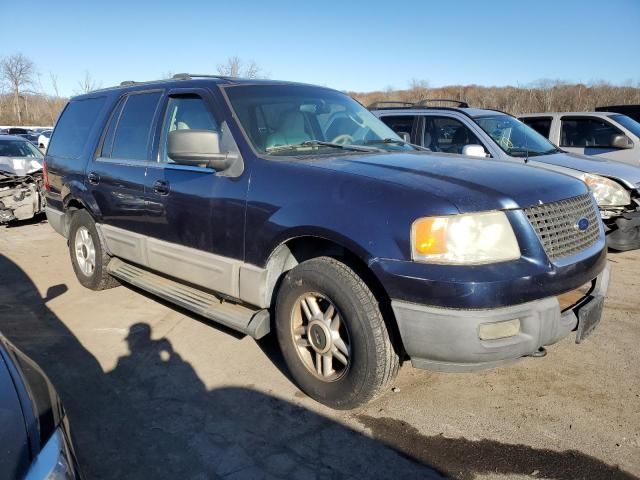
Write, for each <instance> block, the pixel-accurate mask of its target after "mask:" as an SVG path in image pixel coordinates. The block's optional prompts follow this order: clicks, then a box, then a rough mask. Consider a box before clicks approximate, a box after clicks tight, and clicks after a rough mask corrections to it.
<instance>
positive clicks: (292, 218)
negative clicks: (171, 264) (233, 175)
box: [245, 159, 457, 266]
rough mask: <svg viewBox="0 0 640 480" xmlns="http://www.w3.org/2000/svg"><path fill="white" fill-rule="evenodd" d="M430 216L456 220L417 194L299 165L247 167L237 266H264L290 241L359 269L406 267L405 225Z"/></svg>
mask: <svg viewBox="0 0 640 480" xmlns="http://www.w3.org/2000/svg"><path fill="white" fill-rule="evenodd" d="M433 212H438V213H439V214H442V212H447V213H451V214H452V213H457V209H456V208H455V207H454V206H453V205H452V204H450V203H446V202H443V201H442V199H441V198H439V197H436V196H431V195H429V194H428V193H427V192H425V191H423V190H415V189H412V188H408V187H402V186H400V185H398V184H395V183H392V182H384V181H379V180H376V179H371V178H367V177H364V176H360V175H353V174H348V173H342V172H332V171H330V170H327V169H320V168H313V167H309V166H307V165H305V162H304V161H299V162H288V161H287V162H284V161H283V162H280V161H269V160H261V159H259V161H258V162H256V163H255V167H254V171H253V173H252V180H251V185H250V188H249V193H248V199H247V216H246V230H245V261H246V262H248V263H252V264H254V265H258V266H265V265H266V263H267V260H268V258H269V257H270V255H271V254H272V252H273V251H274V250H275V249H276V248H277V247H278V246H279V245H281V244H282V243H283V242H286V241H287V240H289V239H291V238H295V237H301V236H311V237H317V238H321V239H325V240H329V241H331V242H333V243H336V244H338V245H341V246H343V247H344V248H346V249H348V250H350V251H351V252H353V253H354V254H356V255H357V256H358V257H360V258H361V259H362V260H363V261H364V262H366V263H368V262H370V261H371V260H372V259H374V258H378V257H383V258H395V259H399V260H405V259H410V257H411V253H410V232H411V225H412V223H413V221H414V220H415V219H416V218H419V217H421V216H425V215H429V214H434V213H433Z"/></svg>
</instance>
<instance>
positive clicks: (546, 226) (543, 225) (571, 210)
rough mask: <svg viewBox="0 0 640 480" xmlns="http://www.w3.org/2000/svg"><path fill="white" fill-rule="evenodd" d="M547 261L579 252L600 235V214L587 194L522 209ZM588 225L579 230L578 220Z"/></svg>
mask: <svg viewBox="0 0 640 480" xmlns="http://www.w3.org/2000/svg"><path fill="white" fill-rule="evenodd" d="M523 211H524V213H525V215H526V216H527V218H528V219H529V223H531V226H532V227H533V229H534V230H535V232H536V235H538V238H539V239H540V242H541V243H542V246H543V247H544V251H545V252H546V253H547V256H548V257H549V259H550V260H551V261H554V260H558V259H560V258H563V257H569V256H571V255H575V254H576V253H580V252H582V251H583V250H586V249H587V248H589V247H590V246H592V245H593V244H594V243H596V241H597V240H598V237H599V236H600V226H599V222H600V215H599V212H598V209H597V207H596V205H595V202H594V201H593V198H592V196H591V194H585V195H580V196H579V197H573V198H569V199H567V200H561V201H559V202H553V203H546V204H543V205H537V206H535V207H530V208H525V209H523ZM583 218H586V219H587V220H588V221H589V225H588V226H587V228H586V229H585V230H580V229H579V227H578V221H579V220H580V219H583Z"/></svg>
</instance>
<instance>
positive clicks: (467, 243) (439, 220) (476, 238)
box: [411, 212, 520, 265]
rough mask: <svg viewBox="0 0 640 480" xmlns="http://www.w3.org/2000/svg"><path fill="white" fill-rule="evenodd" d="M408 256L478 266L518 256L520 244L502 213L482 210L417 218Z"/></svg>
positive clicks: (421, 260) (423, 260) (419, 260)
mask: <svg viewBox="0 0 640 480" xmlns="http://www.w3.org/2000/svg"><path fill="white" fill-rule="evenodd" d="M411 255H412V258H413V260H415V261H418V262H428V263H442V264H453V265H479V264H484V263H495V262H505V261H507V260H515V259H517V258H520V247H518V241H517V240H516V236H515V235H514V233H513V229H512V228H511V224H510V223H509V220H508V219H507V216H506V215H505V214H504V213H503V212H483V213H472V214H462V215H451V216H447V217H425V218H419V219H417V220H416V221H415V222H413V225H412V227H411Z"/></svg>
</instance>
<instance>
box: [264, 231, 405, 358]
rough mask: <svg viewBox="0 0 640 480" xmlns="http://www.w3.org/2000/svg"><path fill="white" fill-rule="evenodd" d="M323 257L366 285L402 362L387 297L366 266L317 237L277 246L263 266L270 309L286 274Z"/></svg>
mask: <svg viewBox="0 0 640 480" xmlns="http://www.w3.org/2000/svg"><path fill="white" fill-rule="evenodd" d="M324 256H327V257H333V258H336V259H338V260H340V261H341V262H343V263H345V264H346V265H348V266H349V267H350V268H351V269H352V270H353V271H354V272H356V274H358V276H359V277H360V278H362V280H363V281H364V282H365V283H366V284H367V286H368V287H369V289H370V290H371V292H372V293H373V295H374V296H375V297H376V299H377V300H378V305H379V307H380V311H381V312H382V316H383V318H384V321H385V324H386V326H387V330H388V331H389V335H390V337H391V342H392V344H393V347H394V349H395V350H396V353H398V355H400V358H402V357H403V353H404V348H403V346H402V340H401V338H400V331H399V330H398V324H397V322H396V318H395V315H394V313H393V310H392V309H391V299H390V298H389V295H388V294H387V292H386V290H385V289H384V287H383V286H382V284H381V283H380V281H379V280H378V277H376V276H375V274H374V273H373V272H372V271H371V269H370V268H369V265H368V264H367V262H365V261H364V260H363V259H362V258H361V257H360V256H358V255H357V254H356V253H354V252H353V251H351V250H350V249H348V248H346V247H344V246H343V245H340V244H338V243H335V242H333V241H330V240H326V239H323V238H317V237H296V238H292V239H290V240H288V241H286V242H284V243H283V244H281V245H279V246H278V248H276V250H275V251H274V252H273V254H272V255H271V256H270V257H269V261H268V263H267V288H268V291H269V292H270V297H268V298H270V300H271V305H272V306H273V305H275V299H276V296H277V294H278V289H279V286H280V283H281V282H282V279H283V278H284V276H285V275H286V273H287V272H288V271H289V270H291V269H292V268H294V267H295V266H296V265H298V264H299V263H302V262H304V261H305V260H310V259H312V258H317V257H324Z"/></svg>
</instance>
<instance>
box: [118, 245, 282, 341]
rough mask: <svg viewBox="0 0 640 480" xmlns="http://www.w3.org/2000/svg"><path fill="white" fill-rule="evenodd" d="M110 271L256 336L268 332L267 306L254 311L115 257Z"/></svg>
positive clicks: (199, 313) (209, 317) (141, 286)
mask: <svg viewBox="0 0 640 480" xmlns="http://www.w3.org/2000/svg"><path fill="white" fill-rule="evenodd" d="M107 271H108V272H109V273H110V274H111V275H113V276H114V277H116V278H118V279H120V280H122V281H123V282H126V283H130V284H131V285H133V286H135V287H138V288H141V289H142V290H145V291H147V292H149V293H152V294H153V295H157V296H158V297H161V298H163V299H165V300H168V301H169V302H171V303H175V304H176V305H179V306H181V307H183V308H186V309H187V310H190V311H192V312H194V313H197V314H198V315H202V316H203V317H206V318H208V319H209V320H213V321H214V322H218V323H221V324H222V325H224V326H225V327H229V328H232V329H233V330H237V331H239V332H242V333H245V334H247V335H249V336H251V337H253V338H255V339H258V338H262V337H264V336H265V335H266V334H267V333H269V330H270V316H269V311H268V310H267V309H262V310H252V309H250V308H247V307H245V306H242V305H238V304H234V303H230V302H225V301H223V300H222V299H220V298H218V297H216V296H215V295H213V294H211V293H207V292H205V291H202V290H200V289H197V288H194V287H190V286H187V285H184V284H183V283H180V282H177V281H175V280H171V279H169V278H166V277H162V276H160V275H158V274H155V273H152V272H150V271H148V270H145V269H143V268H140V267H137V266H135V265H132V264H130V263H127V262H125V261H123V260H120V259H119V258H115V257H114V258H112V259H111V261H110V262H109V265H108V266H107Z"/></svg>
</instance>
